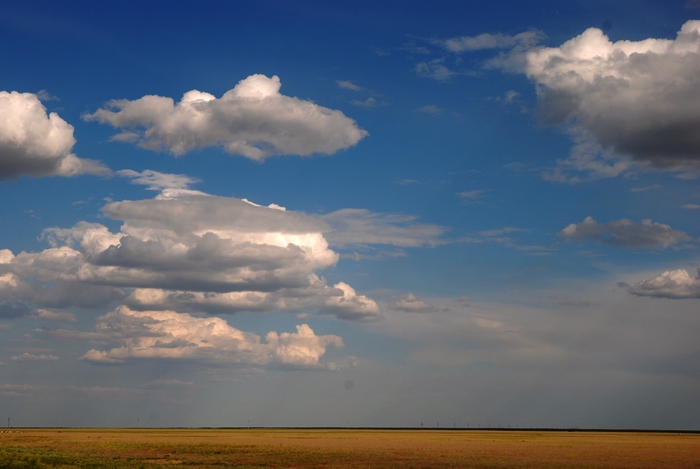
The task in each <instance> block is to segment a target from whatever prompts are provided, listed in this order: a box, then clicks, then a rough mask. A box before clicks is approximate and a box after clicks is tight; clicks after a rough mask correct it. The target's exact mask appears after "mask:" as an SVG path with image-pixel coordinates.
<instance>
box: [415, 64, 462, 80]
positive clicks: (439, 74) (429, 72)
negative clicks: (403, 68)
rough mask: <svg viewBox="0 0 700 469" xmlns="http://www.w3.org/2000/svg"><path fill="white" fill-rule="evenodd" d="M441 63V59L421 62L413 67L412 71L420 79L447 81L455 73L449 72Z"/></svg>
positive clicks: (455, 73)
mask: <svg viewBox="0 0 700 469" xmlns="http://www.w3.org/2000/svg"><path fill="white" fill-rule="evenodd" d="M442 62H443V60H442V59H435V60H432V61H430V62H421V63H419V64H417V65H416V66H415V67H414V71H415V72H416V73H417V74H418V75H420V76H422V77H428V78H432V79H434V80H438V81H447V80H450V79H451V78H452V77H454V76H455V75H457V72H454V71H452V70H450V69H449V68H447V67H446V66H445V65H444V64H443V63H442Z"/></svg>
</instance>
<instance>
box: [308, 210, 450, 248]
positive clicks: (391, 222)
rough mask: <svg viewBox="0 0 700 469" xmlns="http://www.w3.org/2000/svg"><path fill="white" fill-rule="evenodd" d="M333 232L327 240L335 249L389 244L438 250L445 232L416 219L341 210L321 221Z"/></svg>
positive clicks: (393, 214) (391, 214) (365, 211)
mask: <svg viewBox="0 0 700 469" xmlns="http://www.w3.org/2000/svg"><path fill="white" fill-rule="evenodd" d="M321 218H322V219H323V220H324V221H326V222H328V224H329V225H330V226H331V228H332V231H330V232H328V233H327V234H326V238H327V239H328V241H329V242H330V243H331V245H333V246H337V247H341V248H342V247H348V246H353V245H363V244H387V245H393V246H399V247H418V246H438V245H440V244H444V243H445V242H446V241H445V240H444V239H441V236H442V235H443V234H444V233H445V232H446V231H447V229H446V228H444V227H441V226H437V225H430V224H424V223H417V222H416V217H415V216H411V215H402V214H396V213H374V212H370V211H369V210H366V209H351V208H346V209H341V210H337V211H335V212H331V213H328V214H326V215H323V216H322V217H321Z"/></svg>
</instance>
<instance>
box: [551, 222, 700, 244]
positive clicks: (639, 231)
mask: <svg viewBox="0 0 700 469" xmlns="http://www.w3.org/2000/svg"><path fill="white" fill-rule="evenodd" d="M559 236H561V237H563V238H567V239H572V240H577V241H594V242H597V243H599V244H604V245H610V246H618V247H622V248H626V249H664V248H667V247H669V246H672V245H674V244H678V243H680V242H682V241H691V240H692V238H691V237H690V236H688V235H687V234H686V233H684V232H682V231H678V230H674V229H673V228H671V227H670V226H668V225H664V224H663V223H657V222H653V221H651V220H648V219H645V220H642V222H641V223H637V222H634V221H632V220H628V219H626V218H623V219H621V220H616V221H611V222H608V223H598V222H597V221H595V220H594V219H593V218H592V217H586V219H585V220H583V222H581V223H578V224H576V223H572V224H570V225H569V226H567V227H566V228H564V229H563V230H562V231H560V232H559Z"/></svg>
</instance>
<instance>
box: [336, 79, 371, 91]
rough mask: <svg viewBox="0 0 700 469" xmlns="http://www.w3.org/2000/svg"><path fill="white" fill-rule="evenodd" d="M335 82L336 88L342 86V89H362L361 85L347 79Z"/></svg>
mask: <svg viewBox="0 0 700 469" xmlns="http://www.w3.org/2000/svg"><path fill="white" fill-rule="evenodd" d="M335 83H336V84H337V85H338V88H342V89H344V90H350V91H364V88H363V87H361V86H358V85H356V84H355V83H353V82H351V81H348V80H336V82H335Z"/></svg>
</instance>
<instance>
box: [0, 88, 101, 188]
mask: <svg viewBox="0 0 700 469" xmlns="http://www.w3.org/2000/svg"><path fill="white" fill-rule="evenodd" d="M74 145H75V137H73V126H72V125H70V124H69V123H67V122H66V121H65V120H63V119H61V117H60V116H59V115H58V114H56V113H55V112H52V113H50V114H48V115H47V113H46V108H45V107H44V105H43V104H41V101H40V100H39V98H38V97H37V95H35V94H32V93H18V92H16V91H12V92H9V93H8V92H7V91H0V180H2V179H10V178H15V177H18V176H22V175H26V176H34V177H39V176H76V175H78V174H86V173H89V174H103V173H108V172H109V170H108V169H107V168H106V167H105V166H103V165H102V164H100V163H98V162H96V161H93V160H88V159H82V158H78V157H77V156H75V155H74V154H73V153H71V150H72V149H73V146H74Z"/></svg>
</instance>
